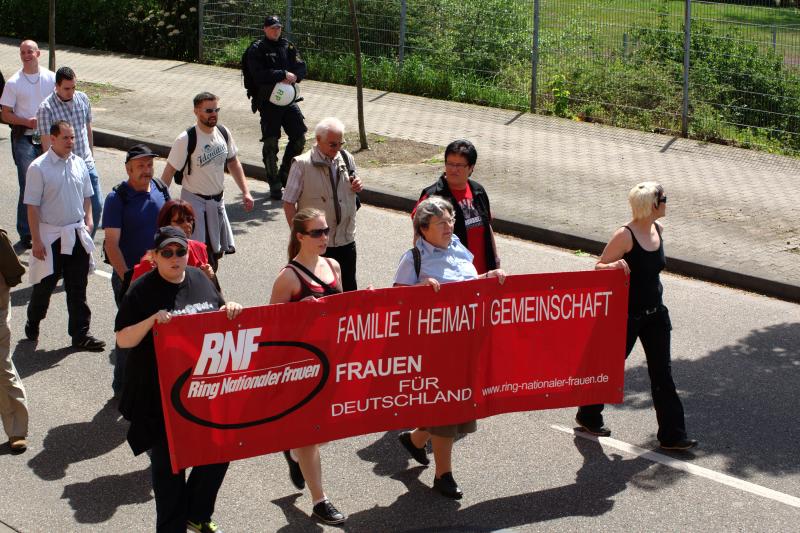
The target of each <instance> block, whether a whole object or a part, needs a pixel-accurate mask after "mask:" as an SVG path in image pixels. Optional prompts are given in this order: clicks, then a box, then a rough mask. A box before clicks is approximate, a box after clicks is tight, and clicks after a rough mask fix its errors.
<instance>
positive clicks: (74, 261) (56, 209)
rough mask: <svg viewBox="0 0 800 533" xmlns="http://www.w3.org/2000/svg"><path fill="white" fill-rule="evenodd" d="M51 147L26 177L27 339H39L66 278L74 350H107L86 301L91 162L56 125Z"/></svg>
mask: <svg viewBox="0 0 800 533" xmlns="http://www.w3.org/2000/svg"><path fill="white" fill-rule="evenodd" d="M50 141H51V143H52V144H51V146H50V149H49V150H48V151H47V152H45V153H44V154H42V155H40V156H39V157H37V158H36V159H34V160H33V162H32V163H31V165H30V167H29V168H28V173H27V176H26V186H25V204H26V206H27V207H28V222H29V223H30V228H31V237H32V240H33V249H32V250H31V252H32V257H31V259H30V261H31V262H30V282H31V284H32V285H33V292H32V294H31V299H30V301H29V302H28V322H27V323H26V324H25V336H26V337H28V339H29V340H32V341H36V340H38V338H39V323H40V322H41V321H42V320H44V318H45V316H46V315H47V308H48V307H49V306H50V296H52V294H53V289H55V288H56V283H58V279H59V278H60V277H63V278H64V291H65V292H66V293H67V312H68V314H69V322H68V326H67V331H68V332H69V335H70V337H72V346H73V347H74V348H77V349H79V350H86V351H91V352H101V351H103V350H104V349H105V346H106V343H105V342H103V341H101V340H98V339H95V338H94V337H92V336H91V335H90V334H89V322H90V320H91V317H92V313H91V311H90V310H89V305H88V304H87V303H86V285H87V284H88V278H89V272H90V271H91V270H92V269H93V268H94V260H93V258H92V252H93V251H94V243H93V242H92V238H91V237H90V236H89V232H90V231H91V229H92V202H91V198H92V194H94V191H93V190H92V183H91V181H90V179H89V169H88V168H87V167H86V163H85V162H84V161H83V159H81V158H80V157H78V156H77V155H75V154H73V153H72V147H73V146H74V144H75V130H74V129H73V128H72V126H70V124H69V123H68V122H65V121H63V120H59V121H56V122H55V123H54V124H53V125H52V126H51V128H50Z"/></svg>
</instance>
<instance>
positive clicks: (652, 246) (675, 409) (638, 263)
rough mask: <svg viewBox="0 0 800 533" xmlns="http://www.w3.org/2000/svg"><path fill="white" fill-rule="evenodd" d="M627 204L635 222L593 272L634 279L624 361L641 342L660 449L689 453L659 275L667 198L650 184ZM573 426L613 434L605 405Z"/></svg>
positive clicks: (583, 412)
mask: <svg viewBox="0 0 800 533" xmlns="http://www.w3.org/2000/svg"><path fill="white" fill-rule="evenodd" d="M628 202H629V203H630V206H631V211H632V212H633V220H631V221H630V222H628V224H626V225H625V226H622V227H621V228H619V229H618V230H617V231H616V232H614V235H613V236H612V237H611V240H610V241H609V242H608V244H607V245H606V247H605V249H604V250H603V254H602V255H601V256H600V259H599V260H598V261H597V264H596V265H595V269H596V270H606V269H611V268H619V269H622V270H624V271H625V273H626V274H629V275H630V289H629V292H628V333H627V341H626V343H627V344H626V347H625V350H626V351H625V357H627V356H628V355H630V353H631V350H633V345H634V344H636V339H637V338H638V339H639V340H641V342H642V348H644V354H645V357H646V359H647V372H648V374H649V375H650V389H651V392H652V395H653V407H654V408H655V410H656V419H657V420H658V434H657V438H658V441H659V443H660V446H661V448H663V449H665V450H688V449H690V448H693V447H695V446H697V441H696V440H693V439H689V438H687V436H686V424H685V422H684V417H683V405H682V404H681V400H680V398H679V397H678V392H677V391H676V390H675V383H674V382H673V380H672V362H671V356H670V331H671V330H672V324H671V322H670V319H669V311H668V310H667V308H666V306H665V305H664V303H663V301H662V298H661V295H662V292H663V287H662V285H661V278H660V272H661V271H662V270H663V269H664V266H666V257H665V255H664V240H663V239H662V237H661V235H662V232H663V230H664V228H663V227H662V226H661V224H660V223H659V222H657V220H658V219H659V218H661V217H663V216H664V215H666V213H667V196H666V194H664V188H663V187H662V186H661V185H659V184H658V183H656V182H653V181H647V182H644V183H640V184H638V185H636V186H635V187H634V188H633V189H631V190H630V192H629V193H628ZM575 421H576V422H577V423H578V425H579V426H581V427H582V428H583V429H584V430H585V431H587V432H588V433H591V434H593V435H598V436H602V437H607V436H609V435H611V430H610V429H608V428H607V427H605V426H604V425H603V405H602V404H599V405H584V406H582V407H580V408H579V409H578V414H577V416H576V417H575Z"/></svg>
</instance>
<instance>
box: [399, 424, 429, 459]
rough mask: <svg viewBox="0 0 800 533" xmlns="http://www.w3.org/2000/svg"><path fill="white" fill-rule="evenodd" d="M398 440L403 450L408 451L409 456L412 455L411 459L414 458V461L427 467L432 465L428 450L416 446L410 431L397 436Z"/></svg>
mask: <svg viewBox="0 0 800 533" xmlns="http://www.w3.org/2000/svg"><path fill="white" fill-rule="evenodd" d="M397 440H399V441H400V444H402V445H403V448H405V449H406V451H407V452H408V453H409V454H411V457H413V458H414V460H415V461H417V462H418V463H419V464H421V465H425V466H428V464H430V462H431V461H430V459H428V452H427V450H426V449H425V448H424V447H422V448H417V447H416V446H415V445H414V442H413V441H412V440H411V432H410V431H404V432H403V433H400V434H399V435H398V436H397Z"/></svg>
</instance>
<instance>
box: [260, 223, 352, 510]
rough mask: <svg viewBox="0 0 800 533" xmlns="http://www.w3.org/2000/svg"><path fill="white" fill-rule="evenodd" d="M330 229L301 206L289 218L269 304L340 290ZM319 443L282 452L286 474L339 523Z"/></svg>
mask: <svg viewBox="0 0 800 533" xmlns="http://www.w3.org/2000/svg"><path fill="white" fill-rule="evenodd" d="M329 232H330V228H329V227H328V223H327V222H326V220H325V214H324V213H323V212H322V211H319V210H317V209H310V208H305V209H301V210H300V211H298V212H297V214H295V216H294V218H292V233H291V235H290V237H289V250H288V252H289V254H288V255H289V264H288V265H286V267H284V269H283V270H281V272H280V274H278V278H277V279H276V280H275V283H274V284H273V286H272V295H271V296H270V299H269V303H270V304H282V303H289V302H299V301H301V300H307V299H309V298H314V299H316V298H322V297H324V296H329V295H332V294H339V293H341V292H342V273H341V270H340V269H339V263H337V262H336V260H334V259H329V258H327V257H322V254H324V253H325V250H326V249H327V247H328V233H329ZM319 446H320V445H319V444H312V445H310V446H304V447H302V448H293V449H291V450H289V451H285V452H283V455H284V457H285V458H286V462H288V463H289V477H290V479H291V480H292V483H293V484H294V486H295V487H297V488H298V489H303V488H305V484H306V482H308V490H309V491H310V492H311V500H312V503H313V514H314V516H316V517H317V518H318V519H319V520H321V521H322V522H324V523H326V524H331V525H335V524H341V523H343V522H344V521H345V520H347V517H346V516H345V515H343V514H342V513H340V512H339V510H337V509H336V507H334V505H333V503H331V501H330V500H329V499H328V497H327V496H326V495H325V492H324V491H323V489H322V459H321V458H320V453H319Z"/></svg>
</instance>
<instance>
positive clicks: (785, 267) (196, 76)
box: [0, 39, 800, 301]
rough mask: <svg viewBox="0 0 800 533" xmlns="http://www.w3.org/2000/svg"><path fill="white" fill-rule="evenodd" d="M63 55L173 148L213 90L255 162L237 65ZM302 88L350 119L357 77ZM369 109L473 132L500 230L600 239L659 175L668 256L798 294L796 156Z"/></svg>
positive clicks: (495, 118) (105, 101) (133, 128)
mask: <svg viewBox="0 0 800 533" xmlns="http://www.w3.org/2000/svg"><path fill="white" fill-rule="evenodd" d="M45 57H46V52H45V53H43V62H46V59H44V58H45ZM57 58H58V64H59V65H69V66H71V67H72V68H73V69H74V70H75V71H76V73H77V75H78V78H79V80H84V81H91V82H95V83H108V84H111V85H113V86H116V87H120V88H123V89H127V90H128V91H129V92H124V93H122V94H119V95H117V96H112V97H103V98H102V99H101V100H100V102H99V103H98V104H97V105H95V108H94V113H95V116H94V121H95V127H96V128H99V129H103V130H112V131H115V132H120V133H121V134H122V135H124V136H130V137H135V138H139V139H145V140H147V141H149V142H153V143H161V144H166V145H169V144H171V143H172V141H173V140H174V138H175V136H176V135H177V134H178V133H179V132H180V131H181V130H183V129H184V128H186V126H187V125H189V124H191V123H192V122H193V120H194V116H193V115H192V111H191V108H192V105H191V98H192V96H193V95H194V94H196V93H198V92H200V91H203V90H208V91H211V92H213V93H215V94H217V95H219V96H220V105H221V107H222V113H221V115H220V117H221V118H220V121H221V122H222V123H224V124H225V125H227V126H228V127H229V128H230V129H231V130H232V131H233V132H234V135H235V138H236V141H237V143H238V145H239V149H240V152H241V155H242V159H243V160H244V161H246V162H251V163H254V164H256V165H259V164H260V160H261V144H260V143H259V137H260V130H259V126H258V117H257V115H253V114H252V113H251V112H250V105H249V102H248V101H247V100H246V98H245V97H244V89H243V87H242V82H241V76H240V73H239V71H238V70H234V69H226V68H220V67H212V66H207V65H198V64H191V63H183V62H179V61H171V60H159V59H152V58H144V57H133V56H125V55H120V54H111V53H106V52H100V51H94V50H86V49H78V48H67V49H64V50H59V51H58V56H57ZM18 65H19V59H18V49H17V43H16V42H15V41H12V40H7V39H6V40H0V69H2V71H3V72H4V73H6V74H7V75H9V74H10V73H12V72H13V71H14V70H16V69H18V68H19V66H18ZM310 70H311V72H313V65H310ZM301 90H302V95H303V96H304V97H305V100H304V102H303V103H302V104H301V108H302V110H303V113H304V114H305V116H306V121H307V123H308V125H309V127H310V128H313V126H314V124H315V123H316V122H317V121H318V120H319V119H321V118H323V117H324V116H328V115H336V116H338V117H339V118H341V119H342V120H343V121H344V123H345V124H346V125H347V127H348V128H351V129H355V128H356V127H357V115H356V98H355V89H354V88H353V87H349V86H344V85H334V84H329V83H318V82H313V81H305V82H303V83H302V85H301ZM365 114H366V125H367V129H368V130H369V131H370V132H373V133H377V134H380V135H385V136H392V137H399V138H404V139H409V140H415V141H421V142H427V143H431V144H435V145H440V146H444V145H446V144H447V143H448V142H449V141H451V140H453V139H456V138H468V139H470V140H472V141H473V142H474V143H475V145H476V146H477V148H478V152H479V158H478V165H477V167H476V170H475V175H474V176H475V178H476V179H477V180H478V181H480V182H481V183H482V184H483V185H484V186H485V187H486V189H487V190H488V192H489V195H490V198H491V201H492V206H493V211H494V215H495V217H496V218H497V219H498V221H501V222H502V224H501V227H502V228H504V229H507V230H508V231H510V232H512V233H516V234H518V235H522V236H529V237H533V238H536V239H539V240H542V241H545V242H551V243H555V244H560V245H564V246H572V247H582V248H584V249H587V248H588V249H590V250H596V249H597V247H599V246H601V243H603V242H605V241H606V240H607V239H608V237H609V236H610V234H611V233H612V232H613V231H614V230H615V228H617V227H618V226H619V225H621V224H623V223H624V222H626V221H627V220H628V217H629V210H628V207H627V192H628V190H629V189H630V187H631V186H632V185H634V184H635V183H637V182H639V181H643V180H649V179H652V180H658V181H660V182H661V183H663V184H664V186H665V188H666V190H667V194H668V197H669V204H668V216H667V217H666V219H665V221H664V222H665V226H666V228H667V233H666V235H665V243H666V246H667V253H668V256H669V258H670V266H672V267H673V268H676V270H678V271H681V272H685V273H689V274H692V275H697V276H699V277H703V278H705V279H710V280H716V281H720V282H725V283H730V284H733V285H738V286H740V287H744V288H748V289H751V290H758V291H760V292H764V293H767V294H771V295H773V296H780V297H784V298H787V299H792V300H795V301H800V193H798V187H797V180H798V175H800V172H798V171H800V160H796V159H792V158H787V157H781V156H773V155H769V154H763V153H758V152H754V151H749V150H742V149H737V148H730V147H724V146H718V145H709V144H703V143H698V142H694V141H687V140H684V139H676V138H672V137H668V136H663V135H656V134H647V133H642V132H636V131H631V130H623V129H618V128H611V127H605V126H600V125H596V124H585V123H578V122H573V121H569V120H564V119H556V118H550V117H542V116H536V115H530V114H520V113H517V112H513V111H507V110H499V109H492V108H483V107H479V106H473V105H465V104H457V103H452V102H445V101H439V100H431V99H426V98H421V97H415V96H408V95H401V94H395V93H383V92H379V91H373V90H366V91H365ZM120 170H122V169H120ZM440 171H441V168H440V166H436V165H430V164H428V165H426V164H420V165H403V166H395V167H383V168H380V169H368V170H365V171H364V172H363V173H362V177H363V178H364V181H365V182H366V186H367V187H368V188H370V189H372V190H374V191H377V192H381V193H386V195H388V197H394V198H395V199H401V200H402V199H415V198H416V197H417V195H418V193H419V191H420V190H421V189H422V187H423V186H425V185H427V184H429V183H431V182H432V181H433V180H434V179H435V178H436V177H437V175H438V173H439V172H440ZM120 174H122V172H120ZM122 177H123V176H122V175H121V176H120V178H122ZM384 197H386V196H384Z"/></svg>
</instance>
